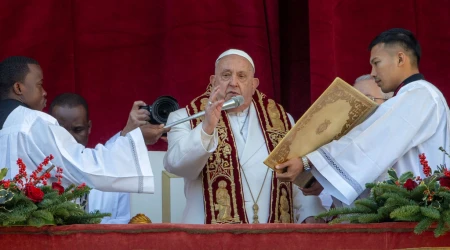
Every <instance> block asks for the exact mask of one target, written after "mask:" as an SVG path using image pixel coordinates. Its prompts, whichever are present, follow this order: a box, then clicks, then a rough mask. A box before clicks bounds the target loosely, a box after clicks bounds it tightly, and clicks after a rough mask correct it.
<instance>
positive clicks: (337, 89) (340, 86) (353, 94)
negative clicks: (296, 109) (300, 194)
mask: <svg viewBox="0 0 450 250" xmlns="http://www.w3.org/2000/svg"><path fill="white" fill-rule="evenodd" d="M342 99H344V100H347V101H348V102H349V103H350V105H351V106H352V108H351V110H350V113H355V114H360V115H359V116H352V115H349V117H350V118H349V119H348V120H347V122H346V123H345V124H344V126H343V128H342V130H341V132H340V133H339V134H338V135H336V136H335V137H334V138H332V139H334V140H336V139H339V138H340V137H342V136H343V135H345V134H346V133H348V132H349V131H350V130H351V129H352V128H354V127H355V126H357V125H358V124H359V123H361V122H362V121H364V120H365V119H366V118H367V117H368V115H370V114H371V113H372V112H373V111H374V110H375V109H376V107H377V106H378V105H377V104H376V103H375V102H373V101H372V100H370V99H369V98H367V97H366V96H365V95H364V94H362V93H361V92H359V91H358V90H356V89H355V88H353V86H351V85H349V84H348V83H346V82H345V81H344V80H342V79H341V78H339V77H336V79H335V80H334V81H333V82H332V83H331V85H330V86H329V87H328V88H327V89H326V90H325V91H324V92H323V93H322V94H321V95H320V96H319V98H318V99H317V100H316V101H315V102H314V104H313V105H311V107H309V108H308V110H307V111H306V112H305V113H304V114H303V115H302V117H301V118H300V119H299V120H298V121H297V122H296V124H295V125H294V127H293V128H292V129H291V130H290V131H289V132H288V133H287V134H286V136H285V137H284V138H283V139H282V140H281V141H280V143H278V145H277V146H276V147H275V149H274V150H273V151H272V152H271V153H270V154H269V156H268V157H267V158H266V160H264V164H265V165H267V166H268V167H270V168H272V169H274V170H275V165H277V164H279V163H283V162H285V161H287V160H289V159H287V156H288V155H289V153H290V149H289V148H290V145H291V143H292V140H294V139H295V134H296V133H297V131H299V130H301V129H302V128H303V127H305V126H306V125H307V124H308V122H309V121H310V120H311V118H312V117H313V116H314V115H315V114H316V113H317V112H319V111H320V110H321V109H322V108H323V107H325V106H326V105H328V104H330V103H333V102H335V101H337V100H342ZM355 117H356V118H355ZM316 149H317V148H314V149H311V152H312V151H314V150H316ZM308 153H310V152H308ZM297 157H300V155H298V156H297ZM276 171H278V170H276Z"/></svg>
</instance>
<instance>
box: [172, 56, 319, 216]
mask: <svg viewBox="0 0 450 250" xmlns="http://www.w3.org/2000/svg"><path fill="white" fill-rule="evenodd" d="M254 74H255V64H254V63H253V60H252V58H251V57H250V56H249V55H248V54H247V53H245V52H244V51H241V50H236V49H230V50H227V51H225V52H223V53H222V54H221V55H220V56H219V57H218V58H217V60H216V63H215V74H214V75H212V76H210V84H209V85H208V87H207V91H206V92H205V93H204V94H202V95H200V96H199V97H197V98H195V99H194V100H193V101H192V102H191V103H190V104H189V105H188V106H186V108H184V109H180V110H178V111H175V112H173V113H172V114H171V115H170V116H169V120H168V123H171V122H174V121H177V120H180V119H183V118H186V117H188V116H189V115H193V114H195V113H197V112H199V111H205V116H204V117H201V118H200V119H195V120H192V121H191V122H190V123H188V122H185V123H182V124H179V125H177V126H174V127H173V128H172V129H171V131H170V132H169V134H168V140H169V150H168V152H167V154H166V156H165V158H164V166H165V168H166V170H167V171H169V172H171V173H173V174H176V175H178V176H181V177H184V183H185V184H184V185H185V186H184V189H185V195H186V201H187V203H186V208H185V210H184V214H183V219H182V221H183V222H184V223H194V224H202V223H206V224H213V223H221V224H227V223H277V222H279V223H292V222H303V221H304V220H305V219H306V218H308V217H311V216H314V215H316V214H318V213H319V212H322V211H324V208H323V207H322V204H321V201H320V199H319V198H318V197H317V196H303V194H302V193H301V192H300V191H299V190H298V188H295V187H293V186H292V184H291V183H289V182H281V181H278V180H277V178H275V174H274V173H273V171H272V170H271V169H269V168H268V167H267V166H265V165H264V164H263V160H264V159H265V158H266V157H267V156H268V154H269V152H270V151H271V150H273V149H274V147H275V146H276V145H277V143H278V142H279V141H280V140H281V139H282V138H283V136H284V135H285V134H286V133H287V131H289V129H290V128H291V126H292V124H293V119H292V117H291V116H290V115H288V114H287V113H286V112H285V110H284V109H283V107H282V106H281V105H279V104H277V103H275V102H274V101H273V100H271V99H269V98H267V97H266V96H265V95H264V94H263V93H261V92H259V91H258V90H257V87H258V84H259V80H258V78H255V77H254ZM237 95H240V96H243V98H244V102H243V104H242V105H240V106H238V107H237V108H234V109H230V110H227V111H222V105H223V103H224V102H225V101H228V100H230V99H231V98H232V97H234V96H237ZM309 220H311V218H309Z"/></svg>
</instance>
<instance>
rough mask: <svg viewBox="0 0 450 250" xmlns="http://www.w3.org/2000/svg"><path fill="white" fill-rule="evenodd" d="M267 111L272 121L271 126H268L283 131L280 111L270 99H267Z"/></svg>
mask: <svg viewBox="0 0 450 250" xmlns="http://www.w3.org/2000/svg"><path fill="white" fill-rule="evenodd" d="M267 112H268V113H269V118H270V121H271V123H272V126H269V127H270V129H271V130H278V131H283V130H284V125H283V122H282V121H281V120H280V111H279V110H278V108H277V105H276V104H275V102H274V101H273V100H272V99H269V105H268V106H267Z"/></svg>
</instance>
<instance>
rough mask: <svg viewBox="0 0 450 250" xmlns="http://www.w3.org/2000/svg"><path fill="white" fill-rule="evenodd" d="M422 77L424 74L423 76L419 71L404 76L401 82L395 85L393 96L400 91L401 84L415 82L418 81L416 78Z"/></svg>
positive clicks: (421, 78) (420, 78)
mask: <svg viewBox="0 0 450 250" xmlns="http://www.w3.org/2000/svg"><path fill="white" fill-rule="evenodd" d="M424 79H425V78H424V76H423V75H422V74H420V73H417V74H414V75H412V76H410V77H408V78H406V79H405V80H404V81H403V82H402V84H400V85H399V86H398V87H397V89H396V90H395V91H394V96H396V95H397V93H398V91H400V89H401V88H402V87H403V86H405V85H406V84H408V83H411V82H415V81H418V80H424Z"/></svg>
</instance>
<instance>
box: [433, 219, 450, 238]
mask: <svg viewBox="0 0 450 250" xmlns="http://www.w3.org/2000/svg"><path fill="white" fill-rule="evenodd" d="M447 231H449V227H448V226H446V225H445V221H444V220H440V221H439V223H438V225H437V227H436V229H435V230H434V237H436V238H437V237H439V236H442V235H444V234H445V233H446V232H447Z"/></svg>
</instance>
